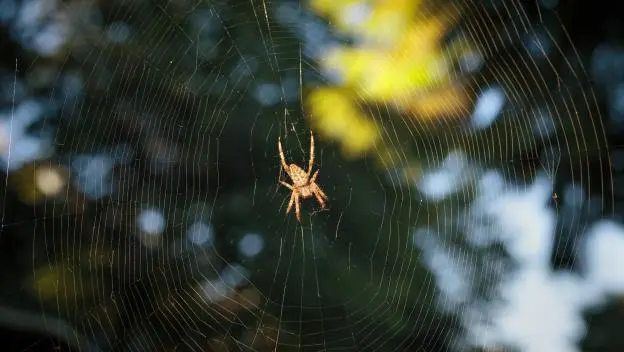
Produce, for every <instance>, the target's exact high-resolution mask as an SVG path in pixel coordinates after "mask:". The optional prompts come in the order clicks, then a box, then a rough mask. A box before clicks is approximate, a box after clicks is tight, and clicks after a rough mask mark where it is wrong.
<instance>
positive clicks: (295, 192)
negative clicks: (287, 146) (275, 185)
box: [277, 132, 327, 222]
mask: <svg viewBox="0 0 624 352" xmlns="http://www.w3.org/2000/svg"><path fill="white" fill-rule="evenodd" d="M277 147H278V149H279V154H280V159H281V161H282V167H283V168H284V171H286V173H287V174H288V176H289V177H290V179H291V180H292V182H293V184H292V185H291V184H288V183H286V182H284V181H281V180H280V181H279V182H280V183H281V184H282V185H284V186H285V187H288V189H290V190H291V191H292V193H291V194H290V201H289V202H288V208H287V209H286V214H288V213H290V210H291V209H292V206H293V204H294V205H295V212H296V215H297V221H299V222H301V210H300V207H299V198H303V199H306V198H310V197H312V196H314V197H315V198H316V200H317V201H318V202H319V203H320V204H321V208H325V201H326V200H327V196H326V195H325V193H323V191H322V190H321V188H320V187H319V186H318V185H317V184H316V176H318V173H319V170H316V172H315V173H314V175H312V177H311V178H310V174H311V173H312V165H313V164H314V136H313V135H312V132H310V161H309V163H308V172H307V173H306V172H305V171H304V170H303V169H302V168H300V167H299V166H298V165H296V164H290V165H288V164H287V163H286V158H285V157H284V151H283V150H282V138H281V137H279V138H278V140H277Z"/></svg>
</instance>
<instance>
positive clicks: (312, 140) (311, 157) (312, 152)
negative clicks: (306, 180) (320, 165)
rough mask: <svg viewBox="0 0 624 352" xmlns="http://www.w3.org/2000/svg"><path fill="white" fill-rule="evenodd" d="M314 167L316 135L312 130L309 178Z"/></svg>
mask: <svg viewBox="0 0 624 352" xmlns="http://www.w3.org/2000/svg"><path fill="white" fill-rule="evenodd" d="M312 165H314V135H313V134H312V130H310V161H309V162H308V177H310V174H311V173H312Z"/></svg>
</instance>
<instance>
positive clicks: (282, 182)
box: [279, 181, 295, 192]
mask: <svg viewBox="0 0 624 352" xmlns="http://www.w3.org/2000/svg"><path fill="white" fill-rule="evenodd" d="M279 183H281V184H282V186H286V187H288V189H290V190H291V191H293V192H294V191H295V187H293V186H291V185H289V184H288V183H286V182H284V181H279Z"/></svg>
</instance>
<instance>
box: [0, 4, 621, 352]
mask: <svg viewBox="0 0 624 352" xmlns="http://www.w3.org/2000/svg"><path fill="white" fill-rule="evenodd" d="M314 3H316V2H314ZM318 3H321V2H318ZM390 3H393V4H394V2H389V3H388V4H390ZM397 3H400V2H397ZM0 4H3V3H2V2H0ZM50 4H52V5H44V3H43V2H38V1H25V2H23V3H20V4H19V5H17V6H18V7H16V9H17V8H19V9H21V10H15V13H14V17H11V18H9V16H7V18H9V19H3V21H4V22H3V23H5V25H6V26H8V27H10V28H13V29H14V31H15V33H27V31H26V30H25V29H24V28H26V27H27V24H28V20H29V18H28V16H26V15H25V14H30V15H31V17H36V19H37V20H39V21H41V22H42V23H45V24H46V25H45V26H44V27H45V28H47V29H48V31H49V32H52V33H59V32H60V33H65V34H68V33H71V36H67V38H71V39H66V41H65V42H63V43H65V45H66V46H61V45H59V46H58V47H54V48H50V46H49V45H48V46H45V45H43V44H41V43H43V42H46V43H48V42H51V40H50V39H48V40H47V41H46V40H43V39H38V38H39V37H36V36H35V35H33V34H31V35H30V36H27V35H26V34H24V36H25V37H24V38H21V37H20V40H21V41H22V42H23V43H24V44H23V45H24V46H25V47H26V49H27V50H31V51H33V52H35V53H37V54H38V55H37V57H36V59H35V60H33V61H32V62H30V61H29V62H28V63H24V62H19V61H18V62H17V63H16V65H17V66H16V67H14V71H13V72H12V73H13V76H11V75H8V76H7V80H8V81H10V82H11V87H12V89H11V90H10V92H7V93H6V94H5V98H6V103H7V104H8V105H7V106H10V109H8V110H7V111H8V114H7V115H6V119H5V120H3V121H5V124H4V125H3V126H4V127H3V131H4V132H5V137H6V138H5V140H6V142H7V145H8V147H6V148H5V149H6V153H4V154H3V155H4V156H5V157H4V161H5V166H6V173H7V175H9V176H7V188H6V189H10V188H9V187H8V185H9V182H10V180H12V179H13V178H15V180H16V181H14V182H16V184H17V185H18V186H16V187H15V189H17V190H18V191H15V192H12V191H7V193H5V197H4V199H5V206H4V207H3V230H4V232H5V233H7V234H11V233H14V232H15V233H17V232H18V231H26V233H29V234H31V235H32V236H31V238H30V239H28V240H26V239H21V241H22V242H23V243H22V244H21V247H19V248H22V247H23V248H25V249H24V250H22V252H19V253H17V252H16V254H12V258H15V261H16V263H17V264H16V265H18V266H19V267H20V268H23V267H27V268H28V270H27V272H26V273H23V272H18V271H16V272H14V273H12V272H9V273H6V274H5V275H6V277H7V278H10V279H11V280H12V281H19V282H22V284H21V285H20V286H19V288H18V289H11V290H7V291H6V292H5V293H4V294H3V297H5V298H6V300H7V301H9V302H13V303H11V304H12V305H13V306H17V307H20V308H23V309H25V310H27V311H29V312H33V314H34V315H35V316H38V315H39V314H40V313H41V312H43V320H44V322H43V323H33V324H36V325H37V326H38V327H39V329H40V330H45V331H47V332H48V333H50V334H54V335H57V336H61V337H62V338H64V339H65V340H67V341H70V344H72V345H74V346H75V347H76V348H80V349H84V350H101V351H109V350H110V351H117V350H131V351H135V350H136V351H147V350H158V351H160V350H176V351H182V350H192V351H200V350H201V351H204V350H208V351H221V350H254V351H255V350H257V351H265V350H280V351H289V350H303V351H308V350H310V351H312V350H314V351H316V350H323V351H325V350H346V351H364V350H366V351H367V350H375V351H377V350H381V351H442V350H463V349H467V348H473V347H474V348H484V349H485V348H517V349H519V350H549V351H559V350H561V351H569V350H572V348H575V347H574V346H577V344H578V343H579V342H580V341H581V339H582V338H583V333H582V332H579V330H582V329H579V328H578V326H579V324H580V325H581V326H583V324H584V322H583V319H582V317H581V315H580V314H581V313H579V312H580V311H581V310H582V309H584V308H586V307H590V306H594V305H596V304H597V303H598V302H600V301H601V299H602V298H603V297H604V295H605V294H607V293H611V292H613V291H614V290H615V289H614V288H613V285H615V284H612V285H611V286H609V284H608V283H609V282H610V281H608V280H607V279H604V276H600V273H602V272H601V271H600V272H599V268H598V266H597V265H598V264H596V263H595V261H594V260H593V259H592V258H595V257H594V256H591V255H588V257H587V258H589V259H586V261H585V262H583V264H582V265H581V266H582V267H583V269H584V270H586V271H587V272H590V273H594V276H589V278H585V279H581V278H578V277H576V276H574V275H573V274H572V273H573V272H574V270H575V269H578V266H579V265H580V264H578V263H577V262H576V261H575V260H573V259H571V258H576V255H577V254H578V253H577V248H578V246H580V243H583V242H582V241H583V240H585V239H588V241H589V244H588V245H587V248H590V249H588V251H590V254H591V253H593V252H591V249H592V248H602V247H600V244H601V243H602V242H600V241H599V240H598V239H597V238H599V237H598V235H596V234H604V233H615V232H618V231H620V232H621V229H620V228H618V227H617V226H618V225H615V224H614V223H611V222H601V223H599V224H598V225H596V222H597V221H598V220H599V219H602V218H603V217H609V216H611V215H612V212H613V207H614V205H615V200H614V197H615V196H614V193H613V185H612V183H613V181H612V178H611V168H612V166H611V162H610V154H609V148H608V147H607V145H608V143H607V134H606V131H607V130H608V129H609V128H613V126H612V125H609V124H605V122H604V120H605V118H604V115H605V114H604V112H603V111H601V107H600V106H599V102H598V100H597V98H596V94H595V89H597V88H598V89H602V88H607V89H609V87H610V86H609V85H608V84H607V83H609V82H608V74H605V69H604V68H603V69H602V71H601V68H600V67H599V66H596V65H595V61H596V58H595V57H594V58H588V57H586V53H587V52H588V50H589V49H587V48H588V45H589V44H587V43H585V42H583V41H582V36H580V35H579V33H578V32H575V31H572V30H570V29H569V27H568V26H566V24H568V23H565V22H564V20H563V19H569V18H572V17H573V16H572V15H571V14H566V12H565V11H571V10H569V8H568V7H566V6H563V5H559V6H560V7H558V5H553V4H551V2H548V1H542V2H535V3H532V2H518V1H513V0H501V1H486V2H481V1H476V2H470V1H448V2H436V3H429V2H425V3H424V4H422V5H420V6H422V7H419V10H418V14H419V15H418V16H417V17H418V21H422V22H423V23H426V22H427V20H430V19H438V20H439V22H441V23H443V22H444V21H448V22H449V24H448V25H446V26H445V27H443V29H444V30H445V33H444V35H443V36H441V39H440V40H441V41H442V42H443V43H444V44H445V47H447V48H448V47H451V48H452V47H453V45H455V44H457V47H456V48H459V49H457V50H455V51H453V50H448V52H445V55H444V56H442V57H440V58H438V61H436V62H444V63H445V65H446V66H445V67H449V68H450V69H449V72H450V73H449V75H450V78H449V79H448V81H446V82H445V83H444V84H422V85H421V86H420V87H419V89H418V92H417V93H415V94H414V95H409V96H407V97H405V96H403V97H399V98H397V99H386V100H382V101H375V100H374V99H372V98H370V97H367V96H366V95H367V94H368V92H367V91H365V90H361V91H358V90H357V89H354V88H352V87H351V88H349V87H348V83H349V77H347V76H348V74H349V73H350V72H351V71H349V69H350V67H349V66H348V64H347V65H343V66H340V65H337V64H335V62H334V63H332V62H333V61H331V60H329V59H328V56H327V55H328V53H331V52H337V51H335V50H336V49H337V48H338V49H344V48H353V47H357V46H358V45H359V44H361V43H359V42H358V40H360V39H358V38H357V35H349V34H347V33H345V32H344V31H340V30H339V28H338V27H339V26H340V24H341V22H336V21H330V20H328V19H327V18H323V16H320V15H319V14H318V13H315V12H314V11H313V6H311V3H303V2H297V1H285V0H284V1H273V2H266V1H130V0H118V1H112V2H93V3H82V2H75V3H74V2H69V3H67V4H65V3H61V2H50ZM374 5H375V4H373V3H372V2H367V3H365V2H361V3H356V2H354V3H352V4H350V7H347V8H346V9H344V10H343V11H344V12H343V14H344V16H343V17H348V18H349V20H345V21H344V22H345V23H351V22H357V21H358V20H362V18H366V17H365V16H364V17H362V16H363V14H366V13H367V11H368V10H370V9H371V8H372V6H374ZM29 6H30V7H29ZM45 6H50V8H49V9H47V8H45ZM377 6H383V5H380V4H377ZM396 6H399V5H396ZM7 8H8V7H7ZM24 8H27V9H28V11H26V10H24ZM42 8H44V10H42ZM46 9H47V10H46ZM48 10H49V11H48ZM37 11H39V12H37ZM46 11H47V12H46ZM49 13H52V14H54V15H43V14H49ZM32 14H40V17H37V16H35V15H32ZM566 15H567V17H566ZM349 16H350V17H349ZM31 20H32V19H31ZM350 21H351V22H350ZM25 23H26V24H25ZM568 25H569V24H568ZM20 26H21V27H20ZM50 28H51V29H50ZM425 29H426V28H425ZM423 30H424V29H423ZM55 31H56V32H55ZM373 32H374V31H373ZM375 33H378V32H375ZM424 35H425V34H423V36H424ZM417 37H418V36H417ZM578 38H581V39H578ZM577 41H580V45H581V47H580V49H577V45H576V44H577V43H576V42H577ZM458 43H460V44H461V45H460V44H458ZM425 44H426V43H425ZM462 45H463V46H462ZM53 49H54V50H53ZM417 49H422V50H423V51H426V50H428V48H427V47H422V48H421V47H417V48H412V50H417ZM460 49H461V50H460ZM581 49H582V50H584V51H582V50H581ZM332 50H334V51H332ZM406 55H407V54H406ZM394 59H396V60H397V61H398V60H400V58H390V57H386V58H385V59H384V60H394ZM350 64H351V65H353V66H357V64H358V61H352V62H350ZM378 64H379V66H380V67H383V68H382V69H379V70H378V71H377V72H375V74H380V75H384V74H385V75H388V76H390V75H391V73H392V72H391V68H390V67H391V66H388V65H384V62H383V60H382V61H380V62H379V63H378ZM397 65H398V63H397ZM589 65H593V66H592V68H593V69H594V70H593V71H592V72H588V70H587V68H586V67H588V66H589ZM11 68H13V67H11ZM372 68H375V66H374V65H373V66H369V67H367V69H369V70H371V69H372ZM384 70H387V71H384ZM433 70H434V69H433V68H430V69H428V70H425V72H427V73H429V72H432V71H433ZM607 71H608V70H607ZM50 72H52V73H50ZM54 72H57V73H54ZM379 72H381V73H379ZM405 75H406V76H407V75H408V72H406V73H405ZM590 75H591V76H590ZM365 76H367V77H369V78H370V77H373V72H370V73H368V72H366V74H365ZM375 77H378V76H375ZM395 79H397V80H398V78H397V77H395ZM22 81H23V82H28V85H29V87H36V84H37V82H39V84H40V85H41V86H46V87H53V88H52V89H51V90H48V91H46V92H50V91H51V93H46V94H48V95H46V94H43V95H41V94H40V93H39V92H38V91H37V90H36V89H35V88H32V89H31V88H29V89H31V90H28V92H30V94H31V95H35V94H40V95H41V96H42V97H43V98H41V99H39V100H33V99H29V98H28V94H26V93H23V94H22V93H20V89H22V88H20V87H21V84H25V83H21V82H22ZM370 81H371V82H376V83H378V84H381V82H380V81H379V82H378V81H374V78H370ZM33 82H35V83H33ZM41 82H43V83H41ZM367 82H368V81H367ZM605 82H607V83H605ZM377 87H380V85H375V86H374V87H373V88H377ZM328 88H335V89H338V90H337V91H339V92H341V93H340V94H344V96H348V97H350V99H351V100H350V102H351V104H352V105H353V107H354V109H355V110H356V111H358V113H359V114H360V115H358V116H360V120H357V119H356V120H347V119H346V117H347V115H346V113H344V111H343V110H340V108H342V106H339V105H332V103H327V102H328V101H330V100H329V98H328V96H327V95H320V93H318V92H326V91H324V90H323V89H328ZM23 90H27V89H26V88H23ZM447 91H448V92H450V93H448V94H446V95H445V94H444V93H445V92H447ZM33 92H34V93H33ZM345 92H346V93H345ZM315 94H317V95H315ZM371 94H372V93H371ZM314 96H317V97H320V98H318V99H317V100H313V99H312V98H311V97H314ZM342 96H343V95H340V96H339V97H342ZM432 97H433V98H432ZM436 97H437V98H436ZM458 97H460V98H458ZM456 98H457V99H459V102H458V101H456V100H454V99H456ZM427 99H429V100H427ZM436 99H437V100H436ZM462 99H463V100H462ZM340 101H342V100H340ZM414 101H418V102H420V103H419V104H420V105H418V104H416V103H414V105H412V103H413V102H414ZM314 102H316V103H317V104H316V105H315V104H314ZM326 105H327V106H326ZM319 106H321V107H323V109H325V110H322V108H319ZM423 106H426V107H428V108H423ZM33 111H34V112H33ZM431 111H433V113H432V112H431ZM336 112H343V113H342V114H340V113H336ZM323 114H325V115H323ZM29 116H39V118H38V119H40V121H38V122H35V121H33V119H32V118H30V117H29ZM345 121H347V122H345ZM363 121H364V122H363ZM367 123H368V124H371V123H372V126H374V131H376V132H375V133H374V135H373V136H372V137H371V138H370V139H371V140H372V139H374V140H375V141H376V142H375V144H374V145H371V146H368V147H367V148H364V147H361V145H356V144H355V139H354V138H355V137H358V138H359V136H361V134H365V133H364V132H362V133H361V134H357V133H355V132H353V131H360V130H359V128H360V124H361V125H362V126H364V125H366V124H367ZM341 124H342V125H341ZM33 125H34V127H33ZM339 126H342V127H339ZM345 126H346V127H345ZM366 126H368V125H366ZM362 128H363V127H362ZM20 129H21V130H22V131H26V130H27V129H34V130H36V132H34V133H35V134H36V135H37V136H38V142H37V143H40V145H35V144H36V142H34V141H29V140H27V139H21V140H20V141H19V143H22V144H19V143H18V142H17V140H16V138H17V137H16V133H18V132H16V131H18V130H20ZM7 131H8V132H7ZM310 131H312V132H313V133H314V134H315V136H316V155H315V157H316V161H315V165H314V170H320V171H319V176H318V179H317V183H318V184H319V186H320V187H321V188H322V189H323V190H324V192H325V193H326V194H327V195H328V197H329V202H328V207H327V208H326V209H320V207H319V206H318V204H317V203H316V201H315V200H314V199H313V198H311V199H305V200H303V199H302V202H301V207H302V208H301V211H302V222H301V223H298V222H297V221H296V219H295V215H294V212H291V213H290V214H286V213H285V212H286V207H287V204H288V199H289V197H290V191H289V190H288V189H286V188H285V187H281V186H280V185H279V181H280V180H282V181H285V182H289V183H290V182H291V180H289V179H288V177H287V175H286V174H285V173H284V172H283V170H282V169H281V167H280V162H279V154H278V151H277V140H278V137H280V136H281V138H282V142H283V145H284V152H285V156H286V159H287V161H288V162H290V163H295V164H297V165H299V166H301V167H302V168H304V169H306V168H307V161H308V158H309V157H310V155H309V144H308V143H309V133H310ZM362 131H368V130H366V129H363V130H362ZM349 133H353V134H349ZM24 135H27V133H26V132H24ZM345 136H355V137H345ZM362 140H363V142H361V143H364V144H365V143H366V141H367V140H368V139H366V138H363V139H362ZM358 146H359V148H360V149H357V148H358ZM29 148H30V149H29ZM350 148H351V149H350ZM32 149H35V150H38V151H40V152H39V153H38V154H37V153H34V154H33V155H26V154H27V150H32ZM43 151H45V152H43ZM35 154H37V155H36V156H34V155H35ZM12 175H16V176H12ZM12 177H13V178H12ZM11 182H13V181H11ZM55 182H56V183H62V184H63V185H62V186H59V187H57V188H54V190H48V188H46V187H45V185H48V186H49V185H50V184H56V183H55ZM19 185H22V186H19ZM24 185H26V186H24ZM33 188H34V189H35V190H34V191H33V190H31V191H28V190H24V189H33ZM14 196H15V197H18V198H19V199H20V202H21V203H25V204H29V206H28V207H23V208H17V207H16V208H13V209H11V208H10V207H9V205H8V204H9V202H10V200H11V199H12V198H11V197H14ZM600 226H602V227H600ZM605 226H606V227H605ZM609 226H611V227H609ZM592 239H594V242H591V241H592ZM24 243H26V244H24ZM592 243H593V244H594V245H593V247H592ZM26 259H27V260H26ZM24 277H26V279H24ZM592 280H593V281H592ZM601 280H602V281H601ZM592 283H593V285H592ZM597 283H598V284H597ZM592 287H593V289H592ZM530 288H533V289H534V291H531V292H533V295H532V296H530V297H531V298H532V300H531V302H527V300H528V299H527V298H526V297H525V296H522V295H520V294H519V293H518V292H527V290H529V289H530ZM559 292H581V293H579V294H575V295H573V294H568V295H564V296H565V297H558V293H559ZM559 301H561V302H563V303H562V304H565V307H567V308H566V309H567V310H565V312H563V313H561V314H553V315H552V316H553V318H551V319H552V320H554V322H553V321H551V320H548V319H544V318H543V317H541V316H540V315H539V309H549V308H551V309H555V308H552V307H554V306H557V303H558V302H559ZM535 307H537V308H535ZM535 310H537V311H535ZM6 316H11V315H10V314H7V315H6ZM561 316H564V317H565V323H560V322H559V321H557V320H556V319H559V317H561ZM540 324H545V326H544V325H540ZM575 324H576V325H575ZM553 326H560V328H559V329H558V330H557V331H553V332H552V333H551V334H549V336H548V338H544V337H543V336H541V334H543V333H542V332H540V331H544V330H547V329H551V328H552V327H553ZM524 331H526V332H524Z"/></svg>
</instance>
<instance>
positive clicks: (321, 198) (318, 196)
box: [312, 189, 325, 208]
mask: <svg viewBox="0 0 624 352" xmlns="http://www.w3.org/2000/svg"><path fill="white" fill-rule="evenodd" d="M319 192H320V190H319V189H315V190H313V191H312V193H314V197H315V198H316V200H317V201H318V202H319V204H320V205H321V208H325V200H323V197H322V196H321V193H319Z"/></svg>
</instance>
